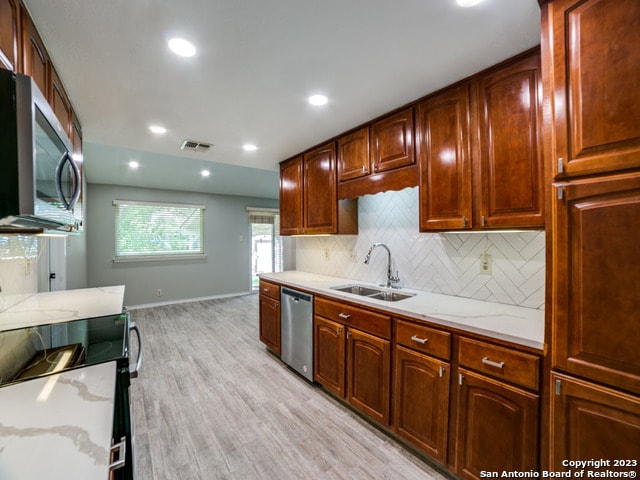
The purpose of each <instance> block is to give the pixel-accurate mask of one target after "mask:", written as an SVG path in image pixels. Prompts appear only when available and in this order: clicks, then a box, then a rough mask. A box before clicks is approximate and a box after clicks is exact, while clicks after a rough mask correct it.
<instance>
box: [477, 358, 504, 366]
mask: <svg viewBox="0 0 640 480" xmlns="http://www.w3.org/2000/svg"><path fill="white" fill-rule="evenodd" d="M482 363H484V364H485V365H489V366H490V367H496V368H503V367H504V362H494V361H493V360H489V357H484V358H483V359H482Z"/></svg>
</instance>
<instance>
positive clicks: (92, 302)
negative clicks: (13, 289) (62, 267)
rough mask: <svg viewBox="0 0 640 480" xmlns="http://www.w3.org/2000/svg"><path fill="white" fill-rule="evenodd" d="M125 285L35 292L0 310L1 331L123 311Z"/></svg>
mask: <svg viewBox="0 0 640 480" xmlns="http://www.w3.org/2000/svg"><path fill="white" fill-rule="evenodd" d="M123 302H124V285H116V286H111V287H97V288H81V289H77V290H61V291H58V292H45V293H34V294H32V295H30V296H28V297H25V298H24V299H23V300H22V301H20V302H18V303H16V304H15V305H12V306H11V307H9V308H8V309H6V310H4V311H2V312H0V331H3V330H11V329H14V328H23V327H32V326H36V325H44V324H47V323H59V322H67V321H70V320H80V319H84V318H91V317H103V316H106V315H115V314H119V313H121V312H122V305H123Z"/></svg>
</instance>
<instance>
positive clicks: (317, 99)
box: [309, 95, 327, 106]
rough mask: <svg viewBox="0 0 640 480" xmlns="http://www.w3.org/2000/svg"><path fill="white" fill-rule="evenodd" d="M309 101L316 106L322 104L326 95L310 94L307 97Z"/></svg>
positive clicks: (325, 101) (325, 100) (325, 99)
mask: <svg viewBox="0 0 640 480" xmlns="http://www.w3.org/2000/svg"><path fill="white" fill-rule="evenodd" d="M309 103H310V104H311V105H316V106H320V105H324V104H325V103H327V97H325V96H324V95H311V96H310V97H309Z"/></svg>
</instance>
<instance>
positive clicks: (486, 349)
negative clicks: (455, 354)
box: [459, 338, 540, 390]
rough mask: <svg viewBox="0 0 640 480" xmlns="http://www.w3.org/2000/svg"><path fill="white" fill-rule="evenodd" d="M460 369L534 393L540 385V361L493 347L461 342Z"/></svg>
mask: <svg viewBox="0 0 640 480" xmlns="http://www.w3.org/2000/svg"><path fill="white" fill-rule="evenodd" d="M459 360H460V365H464V366H465V367H469V368H472V369H474V370H476V371H478V372H482V373H484V374H486V375H490V376H492V377H496V378H501V379H504V380H506V381H508V382H512V383H516V384H518V385H521V386H523V387H526V388H530V389H532V390H537V389H538V387H539V384H540V357H537V356H535V355H531V354H528V353H524V352H519V351H517V350H511V349H508V348H504V347H498V346H496V345H491V344H490V343H484V342H480V341H478V340H471V339H468V338H461V339H460V348H459Z"/></svg>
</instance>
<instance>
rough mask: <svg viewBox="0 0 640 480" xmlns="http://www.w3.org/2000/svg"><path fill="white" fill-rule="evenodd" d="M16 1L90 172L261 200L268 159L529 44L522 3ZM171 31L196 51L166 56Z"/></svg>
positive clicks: (536, 17) (97, 178)
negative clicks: (132, 162)
mask: <svg viewBox="0 0 640 480" xmlns="http://www.w3.org/2000/svg"><path fill="white" fill-rule="evenodd" d="M24 1H25V4H26V5H27V8H28V9H29V11H30V12H31V15H32V17H33V18H34V21H35V23H36V26H37V28H38V30H39V31H40V34H41V36H42V37H43V40H44V42H45V44H46V46H47V49H48V50H49V53H50V55H51V57H52V59H53V62H54V64H55V65H56V68H57V70H58V73H59V75H60V77H61V79H62V82H63V83H64V85H65V88H66V90H67V92H68V94H69V96H70V98H71V101H72V103H73V107H74V109H75V111H76V112H77V114H78V116H79V118H80V120H81V122H82V126H83V134H84V140H85V144H86V148H85V172H86V173H87V178H88V180H89V181H90V182H95V183H121V184H128V185H139V186H153V187H160V188H172V189H183V190H195V191H209V192H222V193H238V194H255V195H256V196H265V197H272V198H277V188H278V186H277V168H278V162H280V161H281V160H284V159H286V158H288V157H290V156H292V155H294V154H296V153H298V152H300V151H302V150H304V149H306V148H308V147H311V146H313V145H316V144H318V143H320V142H322V141H323V140H326V139H328V138H331V137H333V136H335V135H337V134H339V133H341V132H343V131H345V130H348V129H350V128H352V127H355V126H357V125H359V124H362V123H364V122H366V121H368V120H370V119H372V118H374V117H377V116H379V115H381V114H383V113H385V112H387V111H390V110H392V109H394V108H396V107H399V106H401V105H403V104H406V103H408V102H410V101H412V100H415V99H417V98H419V97H422V96H424V95H425V94H427V93H430V92H432V91H434V90H437V89H438V88H441V87H443V86H446V85H448V84H450V83H453V82H454V81H456V80H459V79H461V78H464V77H465V76H468V75H470V74H472V73H475V72H477V71H479V70H482V69H483V68H486V67H488V66H490V65H493V64H495V63H497V62H499V61H501V60H503V59H505V58H508V57H510V56H512V55H514V54H516V53H519V52H521V51H524V50H526V49H528V48H530V47H532V46H534V45H537V44H538V43H539V41H540V10H539V7H538V3H537V1H536V0H485V2H484V3H482V4H480V5H478V6H476V7H473V8H466V9H463V8H460V7H458V6H457V5H456V2H455V0H322V1H318V0H268V1H267V0H182V1H180V0H109V1H104V0H82V1H78V0H55V1H51V0H24ZM172 36H182V37H185V38H187V39H189V40H191V41H193V42H194V43H195V44H196V47H197V49H198V53H197V55H196V56H195V57H192V58H181V57H177V56H175V55H174V54H172V53H171V52H170V51H169V50H168V48H167V46H166V41H167V40H168V39H169V38H170V37H172ZM313 93H324V94H325V95H327V96H328V97H329V102H328V104H327V105H325V106H324V107H320V108H318V107H312V106H310V105H309V104H308V103H307V102H306V99H307V97H308V96H309V95H311V94H313ZM149 124H160V125H164V126H165V127H166V128H167V129H168V132H167V134H165V135H164V136H162V137H158V136H155V135H153V134H151V133H150V132H149V131H148V130H147V126H148V125H149ZM184 139H192V140H198V141H203V142H209V143H213V144H214V147H213V148H212V149H211V151H210V152H208V153H205V154H200V153H192V152H184V151H182V150H180V149H179V147H180V144H181V143H182V141H183V140H184ZM245 143H254V144H256V145H257V146H258V150H257V151H254V152H245V151H244V150H242V145H243V144H245ZM105 146H107V147H117V149H116V150H113V151H112V150H110V149H109V148H105ZM114 152H115V153H114ZM155 154H161V155H155ZM136 157H137V158H139V159H142V161H141V162H140V163H141V166H140V168H139V170H138V172H130V171H127V167H126V164H127V163H128V161H129V159H131V158H136ZM205 166H206V167H207V168H209V169H210V170H211V171H212V173H213V175H212V176H211V177H209V179H202V178H198V177H199V172H200V170H201V169H202V168H203V167H205ZM256 169H258V170H256ZM232 179H233V180H232ZM204 180H206V181H204ZM262 183H264V185H262V186H260V184H262ZM228 190H233V191H232V192H229V191H228Z"/></svg>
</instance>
